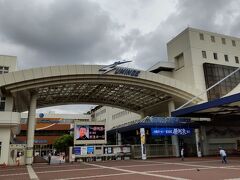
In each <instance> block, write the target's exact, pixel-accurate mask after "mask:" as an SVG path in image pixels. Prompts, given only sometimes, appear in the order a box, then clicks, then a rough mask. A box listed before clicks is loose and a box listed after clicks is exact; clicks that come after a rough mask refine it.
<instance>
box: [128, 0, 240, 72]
mask: <svg viewBox="0 0 240 180" xmlns="http://www.w3.org/2000/svg"><path fill="white" fill-rule="evenodd" d="M234 4H235V6H234ZM236 6H238V8H236ZM237 9H238V10H239V3H237V1H234V0H230V1H226V0H213V1H208V0H201V1H192V0H179V1H178V4H177V7H176V10H177V11H176V12H175V13H174V14H172V15H170V16H169V17H168V18H167V19H166V20H165V21H164V22H162V23H160V24H159V26H158V28H157V29H156V30H155V31H153V32H151V33H148V34H141V35H139V36H138V37H137V38H135V40H134V41H133V43H132V46H133V48H134V49H135V50H136V51H137V52H138V53H137V55H136V57H135V61H136V62H137V64H138V65H139V66H140V67H142V68H144V69H147V68H149V67H150V66H151V65H153V64H154V63H156V62H157V61H160V60H166V58H167V55H166V54H167V50H166V43H167V42H168V41H169V40H170V39H171V38H173V37H174V36H176V35H177V34H178V33H180V32H181V31H182V30H184V29H185V28H187V27H188V26H191V27H195V28H199V29H203V30H207V31H213V32H218V33H222V34H230V35H239V27H240V23H239V21H238V18H239V15H236V13H237V12H238V10H237ZM234 15H235V16H234ZM219 18H220V21H221V22H220V23H219V22H218V23H217V20H218V19H219ZM129 38H130V37H129Z"/></svg>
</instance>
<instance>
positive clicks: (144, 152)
mask: <svg viewBox="0 0 240 180" xmlns="http://www.w3.org/2000/svg"><path fill="white" fill-rule="evenodd" d="M140 136H141V150H142V159H143V160H145V159H147V155H146V144H145V143H146V139H145V129H144V128H140Z"/></svg>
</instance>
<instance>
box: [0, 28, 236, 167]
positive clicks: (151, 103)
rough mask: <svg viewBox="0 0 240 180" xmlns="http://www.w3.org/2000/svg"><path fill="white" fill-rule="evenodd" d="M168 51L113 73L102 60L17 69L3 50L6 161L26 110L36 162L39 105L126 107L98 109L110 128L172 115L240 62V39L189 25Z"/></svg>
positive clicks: (2, 150) (0, 153)
mask: <svg viewBox="0 0 240 180" xmlns="http://www.w3.org/2000/svg"><path fill="white" fill-rule="evenodd" d="M167 51H168V61H166V62H162V61H161V62H159V63H157V64H155V65H154V66H152V67H151V68H150V69H148V71H140V70H134V69H124V68H119V69H118V70H116V69H114V68H113V69H112V70H111V71H109V72H107V73H103V72H102V71H101V69H102V66H98V65H65V66H50V67H38V68H33V69H26V70H21V71H16V70H17V69H16V57H12V56H0V74H3V75H0V89H1V94H0V97H1V103H0V110H1V112H0V113H1V117H0V164H2V163H6V162H7V161H8V153H9V144H10V143H11V142H12V138H11V137H13V135H14V134H16V133H17V129H18V128H17V127H18V126H19V124H20V113H21V112H24V111H27V110H29V112H30V113H29V114H30V115H29V121H28V122H29V125H28V132H29V135H28V143H27V149H28V151H27V152H28V153H27V155H28V157H27V158H28V164H31V163H32V159H33V158H32V154H33V153H32V152H33V140H34V138H33V137H34V126H35V116H36V108H41V107H47V106H53V105H60V104H61V105H63V104H73V103H74V104H77V103H87V104H89V103H90V104H102V105H109V106H112V107H117V108H123V109H124V110H122V109H117V108H112V107H106V106H103V107H100V108H96V109H95V110H94V111H93V112H94V113H93V114H94V115H95V116H94V117H93V118H94V119H95V120H97V121H104V120H105V121H106V122H107V129H111V128H112V127H114V126H118V125H121V124H123V123H125V122H130V121H134V120H137V119H141V118H143V117H145V116H146V115H159V116H169V115H170V112H171V111H173V110H174V109H175V108H178V107H180V106H181V105H182V104H184V103H185V102H186V101H188V100H190V99H192V98H193V97H195V96H197V95H198V94H200V93H201V92H202V91H204V90H205V89H206V88H208V87H210V86H211V85H213V84H214V83H216V82H217V81H219V80H220V79H222V78H224V77H225V76H226V75H228V74H229V73H231V72H232V71H233V70H235V69H236V68H237V67H239V58H240V39H239V38H236V37H231V36H226V35H220V34H216V33H212V32H207V31H202V30H198V29H194V28H187V29H185V30H184V31H183V32H181V33H180V34H179V35H177V36H176V37H175V38H173V39H172V40H171V41H170V42H169V43H168V44H167ZM113 66H114V64H113ZM7 72H9V73H7ZM151 72H152V73H151ZM4 73H6V74H4ZM102 82H104V83H102ZM239 82H240V74H239V73H236V74H234V75H233V76H232V77H230V78H228V79H227V80H226V81H224V82H223V83H221V84H220V85H219V86H216V87H215V88H213V89H212V90H210V91H209V92H208V93H203V95H201V96H199V97H198V98H196V99H195V100H194V101H193V103H192V104H196V103H199V102H203V101H207V100H210V99H216V98H219V97H222V96H227V95H230V94H234V93H236V92H239V90H240V85H239ZM126 110H127V111H126ZM129 111H132V112H135V113H132V112H129ZM202 132H203V131H202ZM203 133H204V132H203ZM212 139H213V140H212V142H213V141H214V142H217V141H215V139H214V138H212ZM173 140H174V138H173ZM175 140H176V139H175ZM175 140H174V141H175ZM235 140H236V139H235ZM230 141H231V142H232V141H233V139H230V140H229V141H228V143H229V142H230ZM226 142H227V141H226ZM176 145H177V144H176Z"/></svg>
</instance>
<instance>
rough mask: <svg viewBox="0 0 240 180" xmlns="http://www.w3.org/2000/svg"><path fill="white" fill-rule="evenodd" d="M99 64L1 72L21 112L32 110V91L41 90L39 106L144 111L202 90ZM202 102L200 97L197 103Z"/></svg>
mask: <svg viewBox="0 0 240 180" xmlns="http://www.w3.org/2000/svg"><path fill="white" fill-rule="evenodd" d="M101 67H102V66H99V65H64V66H49V67H39V68H33V69H26V70H20V71H14V72H10V73H7V74H2V75H0V88H1V93H2V95H3V96H13V100H14V109H15V111H17V112H22V111H26V110H28V104H29V99H30V93H37V95H38V100H37V108H42V107H48V106H54V105H64V104H99V105H109V106H113V107H119V108H123V109H127V110H129V111H133V112H137V113H141V112H148V111H150V110H151V109H153V108H156V107H157V106H158V105H159V104H161V103H163V102H165V101H168V100H170V99H173V98H174V99H175V100H176V101H179V102H181V103H184V102H186V101H188V100H189V99H191V98H193V97H194V96H195V95H197V94H199V90H197V89H195V88H193V87H191V86H189V85H186V84H183V83H182V82H179V81H177V80H174V79H172V78H168V77H166V76H163V75H159V74H154V73H151V72H147V71H138V70H135V71H138V73H137V75H136V74H135V75H134V76H131V73H130V74H129V73H122V74H121V73H120V74H116V70H112V71H110V72H108V73H105V74H103V73H102V72H101V71H99V69H101ZM130 71H131V70H130ZM199 101H201V99H200V98H198V99H196V100H195V102H194V103H197V102H199Z"/></svg>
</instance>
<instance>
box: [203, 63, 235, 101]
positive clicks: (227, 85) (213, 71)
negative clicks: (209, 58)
mask: <svg viewBox="0 0 240 180" xmlns="http://www.w3.org/2000/svg"><path fill="white" fill-rule="evenodd" d="M203 69H204V77H205V82H206V88H209V87H211V86H212V85H213V84H215V83H217V82H219V81H220V80H221V79H223V78H224V77H226V76H227V75H229V74H230V73H232V72H233V71H235V70H236V69H237V67H232V66H226V65H217V64H210V63H204V64H203ZM239 83H240V72H236V73H234V74H233V75H231V76H230V77H228V78H227V79H225V80H224V81H222V82H221V83H220V84H218V85H217V86H215V87H214V88H212V89H210V90H209V91H208V92H207V95H208V100H213V99H217V98H220V97H222V96H224V95H226V94H227V93H229V92H230V91H231V90H233V89H234V88H235V87H236V86H237V85H238V84H239Z"/></svg>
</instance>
